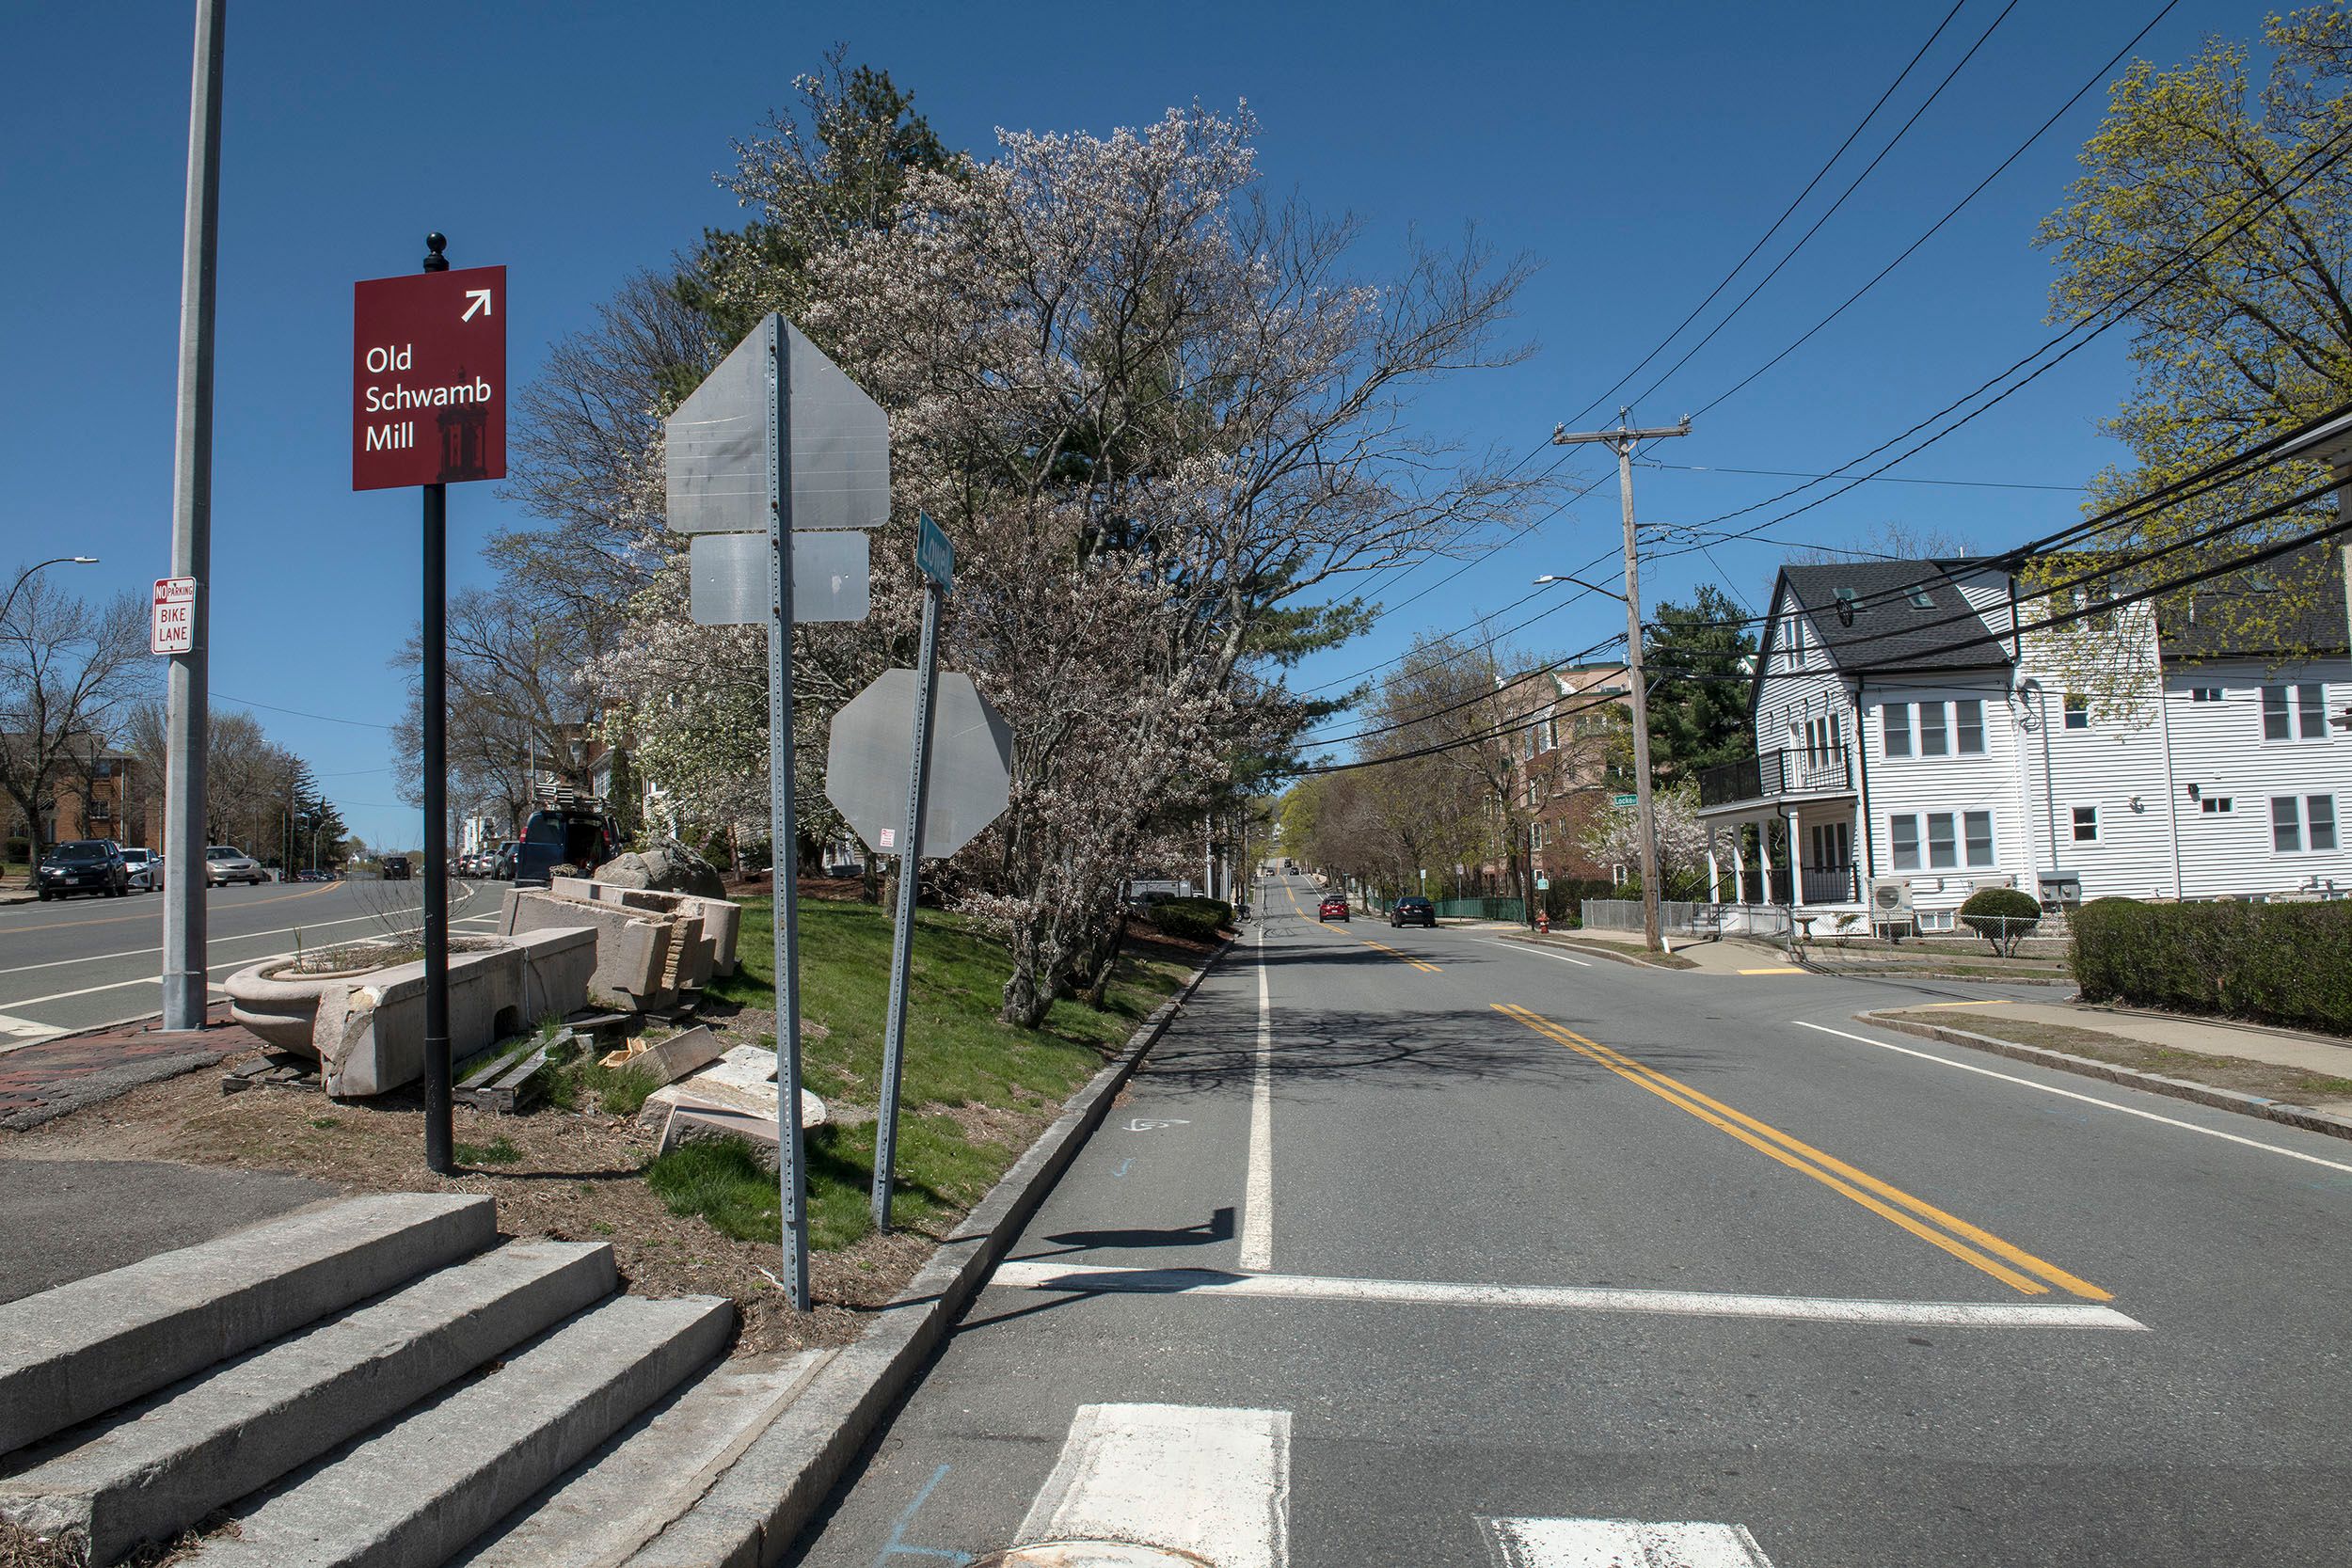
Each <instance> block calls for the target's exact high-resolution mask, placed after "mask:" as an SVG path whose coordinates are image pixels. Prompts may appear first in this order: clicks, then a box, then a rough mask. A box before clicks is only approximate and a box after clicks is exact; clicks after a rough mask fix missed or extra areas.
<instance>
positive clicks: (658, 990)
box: [499, 877, 676, 1012]
mask: <svg viewBox="0 0 2352 1568" xmlns="http://www.w3.org/2000/svg"><path fill="white" fill-rule="evenodd" d="M572 880H573V879H572V878H568V877H567V878H564V881H566V882H569V881H572ZM499 929H500V931H501V933H502V934H504V935H507V936H511V937H521V936H523V935H525V934H527V933H529V932H532V931H543V930H557V929H585V930H587V931H589V932H590V933H591V938H590V940H591V941H592V942H594V943H595V947H596V966H595V968H594V969H593V970H592V971H591V972H590V974H589V976H588V994H589V995H591V996H593V997H595V998H596V1000H597V1001H598V1002H599V1003H601V1004H603V1005H605V1006H620V1007H627V1008H628V1009H630V1010H631V1011H634V1012H644V1010H646V1009H647V1008H649V1007H660V1006H668V1005H669V1004H670V1003H671V1002H672V1001H674V1000H675V994H676V993H675V991H674V990H671V989H670V988H669V986H668V983H667V975H668V973H669V967H670V942H671V940H672V932H671V928H670V923H669V922H668V921H667V920H665V919H661V918H660V917H659V916H657V915H651V914H644V913H638V912H635V911H629V910H628V909H624V908H622V907H621V906H619V905H617V904H612V903H593V902H588V901H585V900H581V899H574V898H563V897H559V896H557V895H555V894H553V893H543V892H541V891H539V890H538V889H536V888H509V889H508V890H507V893H506V901H505V903H504V904H503V905H502V906H501V910H500V912H499Z"/></svg>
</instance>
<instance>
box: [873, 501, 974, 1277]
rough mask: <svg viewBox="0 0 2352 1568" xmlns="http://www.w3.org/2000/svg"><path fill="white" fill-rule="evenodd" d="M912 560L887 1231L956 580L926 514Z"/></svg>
mask: <svg viewBox="0 0 2352 1568" xmlns="http://www.w3.org/2000/svg"><path fill="white" fill-rule="evenodd" d="M917 527H918V529H919V532H918V534H917V539H916V544H915V552H914V558H915V562H916V563H917V564H918V565H920V566H921V567H922V570H923V645H922V651H921V653H920V655H919V656H918V663H917V665H916V669H917V671H918V673H917V675H916V677H915V687H914V735H913V748H914V754H913V761H912V763H911V765H910V766H909V767H908V768H907V818H906V828H905V833H906V836H905V837H904V838H903V839H901V840H900V841H899V847H898V927H897V929H896V930H894V931H893V932H892V933H891V940H890V1016H889V1020H888V1022H887V1024H886V1026H885V1028H884V1031H883V1035H882V1107H881V1110H880V1112H879V1114H878V1115H877V1117H876V1118H875V1122H874V1228H875V1229H877V1230H888V1229H889V1228H890V1189H891V1184H892V1182H893V1180H894V1178H895V1173H896V1169H897V1164H898V1078H899V1072H900V1068H901V1064H902V1063H903V1062H904V1060H905V1056H906V1035H907V974H908V970H909V968H910V966H911V965H912V964H913V963H914V895H915V889H916V884H917V883H919V882H920V881H921V880H922V875H923V814H924V812H925V810H926V809H927V808H928V806H929V804H930V784H931V705H932V699H933V698H934V697H935V696H936V695H937V693H938V690H939V608H940V604H941V601H943V600H944V599H946V596H947V590H948V588H949V587H950V586H951V585H952V583H953V582H954V579H955V567H956V552H955V546H953V545H952V544H950V543H949V541H948V538H947V535H946V533H945V532H944V531H942V530H941V529H940V527H939V525H938V524H937V523H934V522H932V521H931V519H930V514H929V513H924V514H922V515H921V517H920V519H919V521H918V523H917Z"/></svg>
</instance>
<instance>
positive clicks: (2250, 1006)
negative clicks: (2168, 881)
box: [2072, 898, 2352, 1035]
mask: <svg viewBox="0 0 2352 1568" xmlns="http://www.w3.org/2000/svg"><path fill="white" fill-rule="evenodd" d="M2072 926H2073V928H2074V978H2075V979H2076V980H2077V981H2078V982H2080V984H2081V986H2082V991H2083V1000H2085V1001H2086V1002H2122V1003H2127V1004H2129V1005H2131V1006H2141V1007H2162V1008H2166V1009H2169V1010H2170V1011H2174V1012H2185V1013H2217V1014H2221V1015H2224V1016H2227V1017H2232V1018H2246V1019H2252V1020H2254V1021H2256V1022H2263V1023H2283V1024H2289V1025H2293V1026H2297V1027H2301V1028H2307V1029H2318V1030H2323V1031H2326V1032H2328V1033H2330V1034H2338V1035H2344V1034H2352V964H2347V963H2346V962H2345V961H2344V955H2345V954H2347V953H2352V903H2327V904H2248V903H2238V902H2223V903H2211V904H2142V903H2138V902H2137V901H2136V900H2133V899H2129V898H2099V899H2094V900H2092V901H2091V902H2090V903H2088V904H2085V905H2084V906H2083V907H2082V908H2081V909H2080V910H2078V911H2075V912H2074V919H2073V921H2072Z"/></svg>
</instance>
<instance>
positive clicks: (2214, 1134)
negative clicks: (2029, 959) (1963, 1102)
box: [1789, 1018, 2352, 1171]
mask: <svg viewBox="0 0 2352 1568" xmlns="http://www.w3.org/2000/svg"><path fill="white" fill-rule="evenodd" d="M1789 1022H1792V1023H1794V1024H1796V1025H1797V1027H1798V1028H1800V1029H1812V1030H1815V1031H1818V1032H1819V1033H1820V1034H1824V1035H1836V1037H1838V1038H1839V1039H1841V1040H1851V1041H1853V1042H1854V1043H1855V1044H1856V1045H1875V1046H1877V1047H1878V1048H1879V1049H1880V1050H1881V1051H1899V1052H1901V1053H1903V1054H1904V1055H1906V1056H1916V1057H1918V1058H1919V1059H1920V1060H1921V1061H1923V1062H1934V1063H1937V1064H1938V1065H1940V1066H1943V1067H1950V1068H1958V1069H1960V1070H1961V1071H1963V1072H1974V1073H1977V1074H1979V1075H1980V1076H1983V1077H1986V1078H1998V1079H1999V1080H2000V1081H2001V1082H2002V1083H2004V1084H2022V1085H2025V1086H2026V1088H2029V1089H2040V1090H2041V1091H2042V1093H2043V1094H2055V1095H2058V1096H2061V1097H2063V1098H2065V1099H2067V1100H2079V1101H2082V1102H2083V1103H2084V1104H2086V1105H2096V1106H2099V1107H2100V1108H2102V1109H2104V1110H2108V1111H2121V1112H2122V1113H2123V1114H2124V1115H2125V1116H2127V1117H2139V1118H2140V1119H2141V1120H2143V1121H2160V1122H2162V1123H2164V1125H2165V1126H2167V1127H2178V1128H2182V1129H2185V1131H2187V1132H2202V1133H2203V1134H2204V1135H2205V1136H2206V1137H2208V1138H2219V1139H2222V1140H2223V1141H2224V1142H2227V1143H2233V1144H2244V1145H2245V1146H2246V1147H2247V1148H2259V1149H2261V1150H2262V1151H2263V1152H2264V1153H2265V1154H2278V1155H2283V1156H2284V1157H2285V1158H2287V1159H2289V1160H2300V1161H2302V1162H2303V1163H2304V1164H2309V1165H2325V1166H2327V1167H2328V1169H2329V1170H2340V1171H2352V1164H2344V1163H2343V1162H2341V1161H2338V1160H2323V1159H2321V1158H2320V1157H2319V1156H2318V1155H2316V1154H2305V1153H2303V1152H2301V1151H2300V1150H2298V1149H2293V1148H2280V1147H2279V1146H2278V1145H2277V1144H2266V1143H2264V1142H2263V1141H2262V1140H2261V1139H2260V1138H2241V1137H2239V1136H2238V1135H2237V1134H2236V1133H2235V1132H2220V1131H2219V1130H2217V1129H2216V1128H2211V1127H2200V1126H2198V1125H2197V1124H2196V1123H2195V1122H2193V1121H2182V1120H2180V1119H2179V1118H2178V1117H2160V1116H2158V1115H2156V1113H2155V1112H2153V1111H2142V1110H2139V1109H2137V1108H2136V1107H2134V1106H2130V1105H2118V1104H2117V1103H2116V1102H2115V1101H2112V1100H2102V1099H2100V1098H2099V1097H2098V1096H2097V1095H2095V1094H2077V1093H2075V1092H2074V1090H2073V1089H2061V1088H2059V1087H2058V1086H2057V1085H2054V1084H2037V1083H2035V1082H2034V1081H2033V1080H2032V1079H2030V1078H2020V1077H2018V1076H2017V1075H2016V1074H2015V1073H2013V1072H1995V1071H1994V1070H1993V1069H1991V1068H1986V1067H1978V1066H1976V1065H1975V1064H1973V1063H1970V1062H1955V1061H1953V1060H1952V1059H1951V1058H1950V1057H1949V1056H1939V1055H1937V1054H1936V1053H1934V1052H1932V1051H1914V1050H1913V1049H1912V1048H1911V1047H1910V1046H1907V1045H1895V1044H1891V1043H1889V1042H1888V1041H1886V1040H1874V1039H1871V1038H1869V1037H1867V1036H1863V1035H1850V1034H1848V1033H1846V1031H1845V1030H1843V1029H1832V1028H1831V1027H1829V1025H1827V1024H1825V1023H1807V1022H1805V1021H1804V1020H1803V1019H1801V1018H1800V1019H1791V1020H1790V1021H1789Z"/></svg>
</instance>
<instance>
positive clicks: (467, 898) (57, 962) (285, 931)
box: [0, 888, 498, 1007]
mask: <svg viewBox="0 0 2352 1568" xmlns="http://www.w3.org/2000/svg"><path fill="white" fill-rule="evenodd" d="M295 896H297V897H299V896H301V895H298V894H297V895H295ZM472 901H473V891H472V890H471V889H470V888H469V889H467V890H466V891H464V892H462V893H460V894H459V895H457V896H456V897H455V898H453V899H452V900H451V901H450V908H451V909H453V910H462V909H464V908H465V907H466V906H467V905H468V904H469V903H471V902H472ZM381 918H382V917H381V916H379V915H373V914H355V915H352V916H351V917H349V918H348V919H344V920H314V921H310V922H307V923H305V924H303V925H300V926H280V927H278V929H276V930H274V931H240V932H237V933H236V934H234V935H233V936H215V937H211V938H209V939H207V940H208V944H209V945H212V946H215V947H216V946H219V945H220V944H221V943H223V942H259V941H261V940H262V938H263V937H283V936H292V935H293V934H294V932H296V931H324V930H326V928H327V927H330V926H357V925H358V924H359V923H360V922H361V921H367V920H379V919H381ZM465 918H466V919H467V920H496V919H497V918H498V915H497V914H496V913H495V912H493V913H490V914H469V915H467V916H466V917H465ZM453 924H455V922H453ZM162 951H163V949H162V948H161V947H126V948H124V949H123V950H122V951H121V952H119V953H86V954H83V955H82V956H81V957H80V958H49V959H46V960H44V961H43V962H40V963H37V964H19V965H17V966H16V967H15V968H14V969H0V976H6V975H9V974H31V973H32V972H33V971H34V970H36V969H58V968H61V967H63V966H64V965H66V964H94V963H104V962H106V961H107V960H108V959H111V958H139V957H141V956H142V955H144V954H149V953H160V952H162ZM252 961H254V960H251V959H247V960H246V962H252ZM8 1006H12V1007H14V1006H23V1004H22V1003H16V1002H11V1003H9V1004H8Z"/></svg>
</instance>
